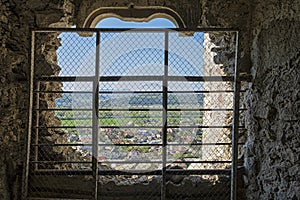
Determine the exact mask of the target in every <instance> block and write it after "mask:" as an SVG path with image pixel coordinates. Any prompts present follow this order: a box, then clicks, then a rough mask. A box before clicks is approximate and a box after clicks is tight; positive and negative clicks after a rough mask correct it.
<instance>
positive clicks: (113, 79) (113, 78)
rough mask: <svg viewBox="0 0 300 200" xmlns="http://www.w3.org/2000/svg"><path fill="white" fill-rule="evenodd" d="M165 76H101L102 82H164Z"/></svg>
mask: <svg viewBox="0 0 300 200" xmlns="http://www.w3.org/2000/svg"><path fill="white" fill-rule="evenodd" d="M162 80H163V76H100V78H99V81H100V82H116V81H118V82H123V81H124V82H127V81H162Z"/></svg>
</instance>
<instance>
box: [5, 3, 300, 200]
mask: <svg viewBox="0 0 300 200" xmlns="http://www.w3.org/2000/svg"><path fill="white" fill-rule="evenodd" d="M130 3H133V4H134V5H138V6H164V7H169V8H171V9H172V10H174V11H175V12H177V13H178V14H179V15H180V16H181V18H182V19H183V21H184V22H185V24H186V25H187V27H188V28H195V27H197V26H199V27H233V28H239V29H240V30H241V32H240V34H241V35H240V48H239V55H238V56H239V61H240V62H239V64H240V67H241V68H242V72H243V73H247V72H249V69H250V71H251V75H252V78H253V79H252V83H251V84H250V90H249V91H248V92H247V94H246V95H245V99H244V102H245V103H246V104H247V108H248V110H247V114H246V115H245V124H246V128H247V129H248V131H247V142H246V145H245V155H244V165H245V168H246V172H247V176H246V177H245V180H244V181H245V184H246V191H247V199H282V200H284V199H292V200H294V199H300V185H299V182H300V180H299V177H300V174H299V168H300V166H299V160H300V158H299V155H300V145H299V144H300V140H299V138H300V137H299V132H300V131H299V126H300V116H299V106H300V104H299V101H300V96H299V88H300V85H299V83H300V80H299V77H300V75H299V69H300V49H299V47H300V43H299V41H300V40H299V38H300V33H299V28H300V2H299V1H290V0H283V1H277V0H268V1H259V0H255V1H246V0H241V1H238V0H235V1H232V0H225V1H224V0H222V1H221V0H211V1H208V0H199V1H196V0H194V1H188V0H184V1H138V0H135V1H130V2H129V1H127V0H121V1H91V0H87V1H82V0H55V1H50V0H45V1H37V0H29V1H25V0H23V1H22V0H1V1H0V10H1V12H0V13H1V16H0V38H1V40H0V41H1V46H0V49H1V51H0V54H1V57H0V67H1V74H0V94H1V97H0V98H1V103H0V107H1V111H0V113H1V118H0V154H1V156H0V199H4V200H6V199H20V191H21V182H22V181H21V177H20V176H18V174H17V172H22V170H23V167H24V162H25V156H24V155H25V150H26V149H25V144H26V133H27V130H26V127H27V112H28V92H29V91H28V89H29V87H28V75H29V64H30V57H29V55H30V31H29V30H30V28H34V27H49V26H50V27H70V26H71V25H77V26H78V27H80V25H82V23H83V22H84V20H85V18H86V17H87V15H88V14H89V13H90V12H92V11H93V10H95V9H97V8H99V7H102V6H105V7H115V6H121V7H122V6H123V7H127V6H128V5H130ZM44 59H45V60H46V57H45V58H44ZM216 59H217V58H216ZM219 60H220V59H219ZM221 60H226V59H224V58H223V59H221ZM220 64H224V63H220ZM47 98H48V97H47Z"/></svg>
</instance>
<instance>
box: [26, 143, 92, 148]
mask: <svg viewBox="0 0 300 200" xmlns="http://www.w3.org/2000/svg"><path fill="white" fill-rule="evenodd" d="M31 146H33V147H36V146H38V147H43V146H47V147H60V146H61V147H63V146H66V147H76V146H79V147H80V146H92V144H88V143H87V144H84V143H72V144H70V143H67V144H65V143H64V144H48V143H40V144H32V145H31Z"/></svg>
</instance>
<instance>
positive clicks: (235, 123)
mask: <svg viewBox="0 0 300 200" xmlns="http://www.w3.org/2000/svg"><path fill="white" fill-rule="evenodd" d="M238 36H239V35H238V32H236V46H235V74H234V105H233V106H234V107H233V110H234V112H233V123H232V165H231V195H230V196H231V200H236V199H237V178H238V177H237V159H238V139H239V105H240V87H241V84H240V78H239V67H238V43H239V42H238V41H239V40H238Z"/></svg>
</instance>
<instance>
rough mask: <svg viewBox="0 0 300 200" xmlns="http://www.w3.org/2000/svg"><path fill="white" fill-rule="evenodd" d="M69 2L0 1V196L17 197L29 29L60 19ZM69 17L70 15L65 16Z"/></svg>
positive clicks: (24, 124) (23, 140)
mask: <svg viewBox="0 0 300 200" xmlns="http://www.w3.org/2000/svg"><path fill="white" fill-rule="evenodd" d="M67 2H69V3H70V1H55V2H54V1H50V0H48V1H31V0H30V1H17V0H16V1H13V0H1V1H0V13H1V16H0V33H1V34H0V41H1V46H0V54H1V57H0V68H1V74H0V94H1V97H0V98H1V101H0V107H1V118H0V154H1V156H0V199H4V200H6V199H20V194H21V180H20V179H21V178H20V177H19V176H17V172H19V173H20V172H22V169H23V166H24V161H25V160H24V158H25V144H26V139H27V138H26V134H27V130H26V128H27V117H28V115H27V113H28V105H29V104H28V92H29V91H28V89H29V87H28V76H29V62H30V58H29V55H30V54H29V52H30V28H33V27H38V26H40V27H43V26H48V25H49V24H52V23H54V22H64V21H65V18H68V17H67V16H68V13H66V12H67V9H66V4H67ZM68 19H70V18H68Z"/></svg>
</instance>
